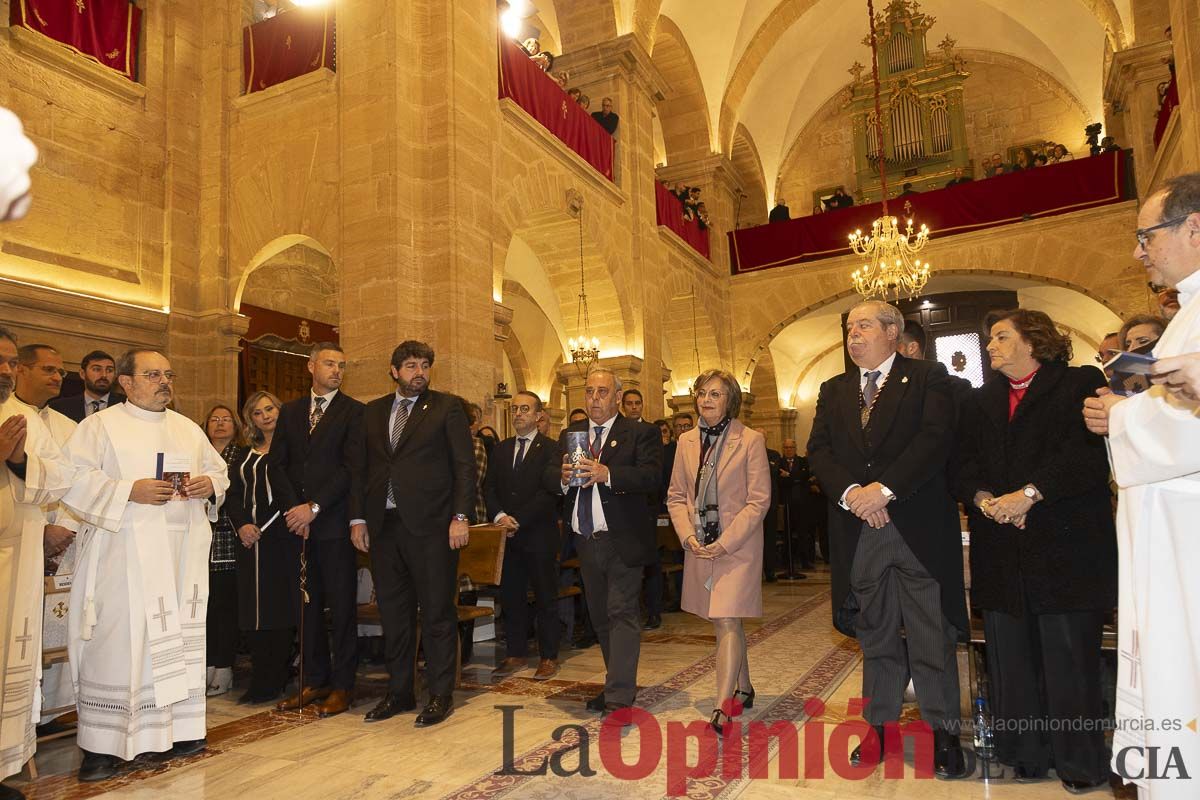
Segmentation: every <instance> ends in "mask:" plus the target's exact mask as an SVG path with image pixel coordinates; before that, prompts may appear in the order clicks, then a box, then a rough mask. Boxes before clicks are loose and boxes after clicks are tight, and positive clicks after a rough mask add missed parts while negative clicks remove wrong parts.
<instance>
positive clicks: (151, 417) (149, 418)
mask: <svg viewBox="0 0 1200 800" xmlns="http://www.w3.org/2000/svg"><path fill="white" fill-rule="evenodd" d="M120 408H123V409H125V411H126V412H127V413H129V414H130V415H132V416H133V417H134V418H135V419H140V420H144V421H146V422H164V421H165V420H166V419H167V412H166V410H165V409H164V410H162V411H149V410H147V409H145V408H142V407H141V406H136V405H134V404H133V401H132V400H130V401H129V402H128V403H121V405H120Z"/></svg>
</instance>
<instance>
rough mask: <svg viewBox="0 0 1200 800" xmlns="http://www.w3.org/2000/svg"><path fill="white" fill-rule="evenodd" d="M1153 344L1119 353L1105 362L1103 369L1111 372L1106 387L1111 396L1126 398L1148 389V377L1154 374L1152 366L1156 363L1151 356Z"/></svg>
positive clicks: (1156, 360)
mask: <svg viewBox="0 0 1200 800" xmlns="http://www.w3.org/2000/svg"><path fill="white" fill-rule="evenodd" d="M1155 344H1157V342H1151V343H1150V344H1147V345H1143V346H1142V347H1138V348H1136V349H1134V350H1129V351H1128V352H1125V353H1120V354H1118V355H1115V356H1113V357H1112V358H1110V359H1109V360H1108V361H1106V362H1105V364H1104V369H1105V370H1111V371H1112V377H1111V378H1109V381H1108V386H1109V388H1110V389H1112V390H1113V394H1119V395H1124V396H1126V397H1128V396H1129V395H1133V394H1138V393H1139V392H1144V391H1146V390H1147V389H1149V388H1150V386H1151V384H1150V376H1151V375H1153V374H1154V365H1155V364H1156V363H1157V362H1158V359H1156V358H1155V357H1154V355H1153V350H1154V345H1155Z"/></svg>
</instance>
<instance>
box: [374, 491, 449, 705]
mask: <svg viewBox="0 0 1200 800" xmlns="http://www.w3.org/2000/svg"><path fill="white" fill-rule="evenodd" d="M447 530H448V523H447ZM447 530H441V531H431V532H424V531H423V532H420V533H417V532H415V531H411V530H409V529H408V528H406V527H405V526H404V523H403V522H402V521H401V520H400V515H399V514H396V513H395V512H391V511H389V512H387V513H386V514H385V515H384V518H383V530H381V531H380V533H379V536H377V537H374V538H372V540H371V573H372V575H373V576H374V578H375V599H376V602H377V603H378V604H379V617H380V620H381V621H382V623H383V657H384V662H385V663H386V664H387V670H388V678H389V680H388V691H391V692H394V693H396V694H401V695H404V696H406V697H412V696H413V695H414V694H415V692H416V656H417V613H418V610H419V611H420V614H421V646H422V647H423V648H424V650H425V679H426V683H427V684H428V685H429V693H430V695H449V694H453V692H454V666H455V664H456V661H457V648H458V610H457V608H456V603H455V598H456V595H457V594H458V551H457V550H452V549H450V542H449V535H448V533H447Z"/></svg>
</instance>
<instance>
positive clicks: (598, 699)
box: [587, 692, 605, 713]
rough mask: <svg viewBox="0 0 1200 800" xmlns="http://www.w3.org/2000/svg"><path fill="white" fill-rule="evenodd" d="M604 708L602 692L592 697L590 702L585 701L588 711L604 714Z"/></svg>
mask: <svg viewBox="0 0 1200 800" xmlns="http://www.w3.org/2000/svg"><path fill="white" fill-rule="evenodd" d="M604 708H605V705H604V692H601V693H600V694H598V695H596V696H595V697H593V698H592V699H591V700H588V701H587V710H588V711H596V712H599V713H604Z"/></svg>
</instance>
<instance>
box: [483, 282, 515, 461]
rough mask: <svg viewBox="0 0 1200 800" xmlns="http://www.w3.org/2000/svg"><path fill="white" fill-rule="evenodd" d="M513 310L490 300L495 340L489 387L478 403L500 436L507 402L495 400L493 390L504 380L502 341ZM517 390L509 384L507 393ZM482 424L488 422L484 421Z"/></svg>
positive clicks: (504, 427)
mask: <svg viewBox="0 0 1200 800" xmlns="http://www.w3.org/2000/svg"><path fill="white" fill-rule="evenodd" d="M512 321H513V310H512V309H511V308H509V307H508V306H506V305H504V304H503V303H497V302H495V301H492V338H493V339H494V340H495V342H494V344H493V345H492V383H491V387H490V388H489V390H488V391H487V392H485V394H484V399H483V402H482V403H481V404H480V405H481V407H482V408H483V417H484V420H487V419H491V421H492V422H491V425H492V427H493V428H495V429H496V431H497V432H498V433H499V434H500V435H501V437H502V438H506V437H507V433H508V429H509V424H508V406H509V404H508V402H507V401H505V402H497V401H496V399H495V394H494V393H495V392H496V390H497V388H498V386H499V385H500V384H501V383H503V382H504V343H505V342H507V341H508V337H509V336H511V335H512ZM516 390H517V387H516V386H509V387H508V392H509V394H512V393H514V392H515V391H516ZM484 424H488V423H487V422H485V423H484Z"/></svg>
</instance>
